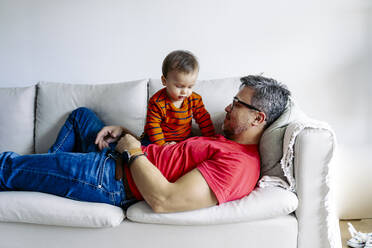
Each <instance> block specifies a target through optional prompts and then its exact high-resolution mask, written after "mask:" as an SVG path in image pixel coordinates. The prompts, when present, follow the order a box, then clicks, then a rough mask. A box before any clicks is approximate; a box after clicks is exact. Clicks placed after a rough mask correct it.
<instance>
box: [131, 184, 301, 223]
mask: <svg viewBox="0 0 372 248" xmlns="http://www.w3.org/2000/svg"><path fill="white" fill-rule="evenodd" d="M297 206H298V200H297V196H296V195H295V194H294V193H292V192H290V191H288V190H284V189H282V188H279V187H268V188H256V189H255V190H253V191H252V192H251V193H250V194H249V195H248V196H246V197H243V198H242V199H240V200H236V201H231V202H227V203H224V204H221V205H218V206H213V207H209V208H203V209H198V210H193V211H186V212H178V213H162V214H158V213H155V212H153V211H152V209H151V208H150V206H149V205H147V203H146V202H144V201H141V202H138V203H136V204H134V205H132V206H130V207H129V208H128V210H127V218H128V219H130V220H132V221H136V222H142V223H154V224H173V225H211V224H226V223H237V222H246V221H255V220H260V219H268V218H273V217H277V216H283V215H288V214H289V213H292V212H293V211H295V210H296V208H297Z"/></svg>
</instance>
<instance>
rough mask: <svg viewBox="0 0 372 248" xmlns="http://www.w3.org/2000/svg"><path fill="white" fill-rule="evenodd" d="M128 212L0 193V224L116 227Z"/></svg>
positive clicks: (52, 197)
mask: <svg viewBox="0 0 372 248" xmlns="http://www.w3.org/2000/svg"><path fill="white" fill-rule="evenodd" d="M124 218H125V215H124V211H123V210H122V209H121V208H119V207H115V206H112V205H109V204H104V203H92V202H82V201H75V200H70V199H67V198H63V197H59V196H55V195H50V194H45V193H38V192H24V191H12V192H10V191H8V192H0V221H4V222H23V223H33V224H45V225H55V226H74V227H113V226H118V225H120V223H121V222H122V221H123V219H124Z"/></svg>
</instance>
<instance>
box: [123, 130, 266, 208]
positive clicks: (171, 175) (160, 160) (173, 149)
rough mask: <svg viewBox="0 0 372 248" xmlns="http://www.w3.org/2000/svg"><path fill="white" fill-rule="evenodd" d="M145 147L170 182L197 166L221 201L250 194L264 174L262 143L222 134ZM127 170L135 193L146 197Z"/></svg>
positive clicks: (145, 150)
mask: <svg viewBox="0 0 372 248" xmlns="http://www.w3.org/2000/svg"><path fill="white" fill-rule="evenodd" d="M142 150H143V151H144V152H146V153H147V158H148V159H149V160H150V161H151V162H152V163H153V164H154V165H155V166H156V167H157V168H158V169H159V170H160V171H161V173H162V174H163V175H164V176H165V177H166V178H167V179H168V181H170V182H175V181H176V180H177V179H178V178H180V177H181V176H183V175H184V174H186V173H187V172H189V171H191V170H192V169H194V168H197V169H198V170H199V171H200V173H201V174H202V175H203V177H204V179H205V180H206V182H207V183H208V185H209V187H210V188H211V190H212V191H213V193H214V194H215V196H216V198H217V200H218V203H219V204H221V203H224V202H228V201H232V200H236V199H240V198H242V197H243V196H245V195H247V194H249V193H250V192H251V191H252V190H253V189H254V187H255V185H256V183H257V180H258V178H259V175H260V157H259V153H258V146H257V145H242V144H239V143H236V142H234V141H231V140H228V139H226V138H225V137H223V136H222V135H216V136H214V137H193V138H189V139H187V140H184V141H182V142H179V143H177V144H175V145H166V146H158V145H155V144H152V145H149V146H147V147H142ZM125 172H126V177H127V180H128V183H129V187H130V189H131V191H132V193H133V195H134V196H135V197H136V198H137V199H138V200H142V199H143V198H142V196H141V194H140V193H139V191H138V189H137V187H136V185H135V183H134V181H133V179H132V176H131V174H130V172H129V170H128V167H125Z"/></svg>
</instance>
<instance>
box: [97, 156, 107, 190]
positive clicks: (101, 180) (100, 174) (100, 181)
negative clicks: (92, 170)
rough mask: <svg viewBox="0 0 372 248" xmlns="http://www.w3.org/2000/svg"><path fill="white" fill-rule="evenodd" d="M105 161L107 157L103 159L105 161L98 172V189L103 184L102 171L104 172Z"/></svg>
mask: <svg viewBox="0 0 372 248" xmlns="http://www.w3.org/2000/svg"><path fill="white" fill-rule="evenodd" d="M107 159H109V157H105V159H104V160H103V164H102V166H100V169H99V171H98V173H99V174H98V187H99V188H102V184H103V171H104V170H105V165H106V162H107Z"/></svg>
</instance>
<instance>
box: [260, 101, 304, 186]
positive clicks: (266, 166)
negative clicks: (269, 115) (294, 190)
mask: <svg viewBox="0 0 372 248" xmlns="http://www.w3.org/2000/svg"><path fill="white" fill-rule="evenodd" d="M307 119H308V117H307V116H306V115H305V114H304V113H303V112H302V110H301V109H300V108H299V107H298V106H297V105H296V104H295V102H294V100H293V99H290V100H289V101H288V104H287V107H286V109H285V111H284V112H283V114H282V115H281V116H280V117H279V118H278V119H277V120H276V121H274V122H273V123H272V124H271V125H270V126H269V127H267V128H266V130H265V131H264V133H263V135H262V137H261V140H260V144H259V151H260V155H261V177H262V176H276V177H279V178H281V179H283V180H285V181H288V180H287V178H286V177H285V176H284V171H283V169H282V166H281V165H280V160H281V159H282V156H283V139H284V133H285V130H286V128H287V126H288V124H289V123H291V122H293V121H299V120H307Z"/></svg>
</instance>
